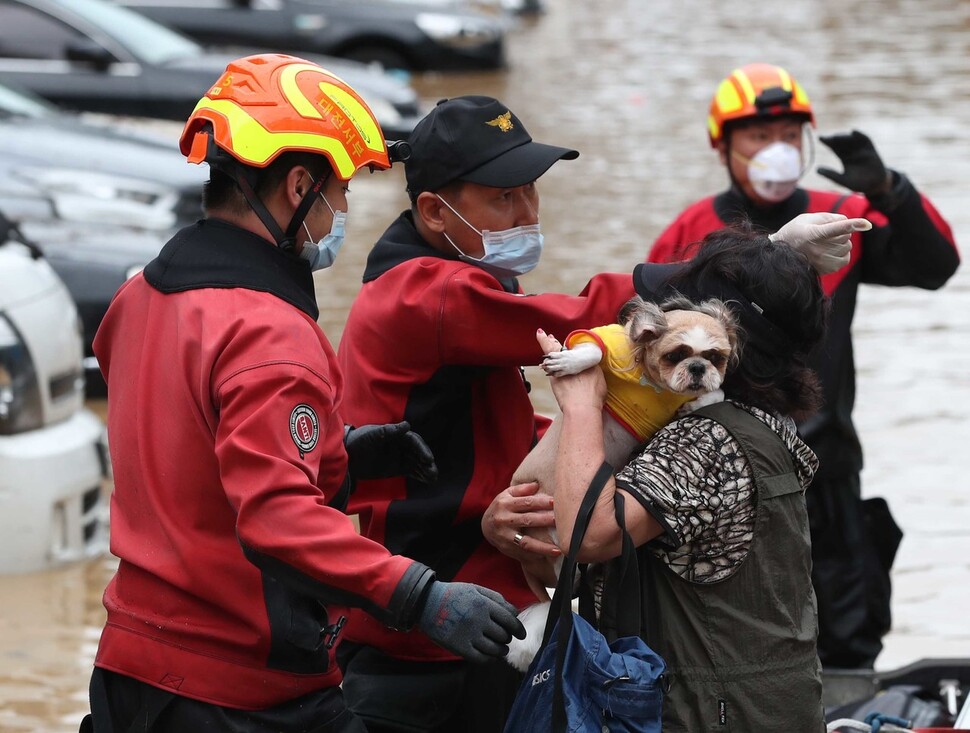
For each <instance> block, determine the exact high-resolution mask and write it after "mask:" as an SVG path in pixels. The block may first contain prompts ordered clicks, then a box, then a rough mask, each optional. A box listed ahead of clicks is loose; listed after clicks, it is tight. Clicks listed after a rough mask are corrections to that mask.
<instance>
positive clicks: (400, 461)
mask: <svg viewBox="0 0 970 733" xmlns="http://www.w3.org/2000/svg"><path fill="white" fill-rule="evenodd" d="M344 448H346V449H347V459H348V466H347V470H348V471H349V472H350V475H351V476H352V477H353V478H354V479H355V480H356V479H373V478H388V477H389V476H408V477H409V478H414V479H417V480H418V481H424V482H425V483H430V482H431V481H434V480H435V479H437V478H438V467H437V466H436V465H435V462H434V455H432V453H431V449H430V448H429V447H428V444H427V443H425V442H424V440H422V439H421V436H420V435H418V434H417V433H415V432H412V431H411V426H410V425H408V423H407V422H399V423H396V424H393V425H361V426H360V427H359V428H352V427H348V428H347V433H346V435H344Z"/></svg>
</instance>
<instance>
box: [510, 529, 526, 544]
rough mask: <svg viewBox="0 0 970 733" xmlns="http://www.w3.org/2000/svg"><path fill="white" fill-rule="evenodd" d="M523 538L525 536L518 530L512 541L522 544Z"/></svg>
mask: <svg viewBox="0 0 970 733" xmlns="http://www.w3.org/2000/svg"><path fill="white" fill-rule="evenodd" d="M522 538H523V535H522V533H521V532H516V533H515V537H513V538H512V542H514V543H515V544H516V545H521V544H522Z"/></svg>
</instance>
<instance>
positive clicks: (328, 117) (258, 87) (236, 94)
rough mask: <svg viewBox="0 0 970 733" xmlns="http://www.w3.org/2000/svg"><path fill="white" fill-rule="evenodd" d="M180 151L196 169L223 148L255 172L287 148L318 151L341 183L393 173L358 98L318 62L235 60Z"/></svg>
mask: <svg viewBox="0 0 970 733" xmlns="http://www.w3.org/2000/svg"><path fill="white" fill-rule="evenodd" d="M210 136H211V140H210ZM210 143H214V144H215V147H216V148H218V149H213V147H212V145H211V144H210ZM179 149H180V150H181V151H182V154H183V155H185V156H186V157H187V158H188V160H189V162H190V163H201V162H203V161H207V162H209V163H210V164H218V161H219V158H220V157H222V156H221V155H220V150H221V151H224V153H226V154H228V155H230V156H231V157H232V158H234V159H235V160H236V161H238V162H239V163H242V164H243V165H246V166H252V167H254V168H265V167H266V166H268V165H269V164H270V163H272V162H273V160H274V159H275V158H276V157H277V156H278V155H280V153H283V152H286V151H288V150H294V151H297V150H299V151H305V152H309V153H319V154H321V155H324V156H326V157H327V158H328V159H329V161H330V163H331V166H332V167H333V170H334V172H335V174H336V175H337V177H338V178H340V179H341V180H343V181H347V180H350V178H351V177H352V176H353V175H354V174H355V173H356V172H357V171H358V170H360V169H361V168H363V167H365V166H366V167H370V168H371V169H380V170H385V169H387V168H390V167H391V163H390V160H389V159H388V154H387V143H386V142H385V140H384V134H383V132H382V131H381V127H380V125H379V124H378V122H377V119H376V118H375V117H374V113H373V112H371V110H370V108H369V107H368V106H367V103H366V102H364V100H363V99H362V98H361V97H360V95H359V94H358V93H357V92H356V91H354V90H353V89H352V88H351V87H350V85H348V84H347V83H346V82H344V81H343V80H342V79H340V78H339V77H337V76H335V75H334V74H332V73H331V72H329V71H327V70H326V69H324V68H322V67H320V66H318V65H317V64H314V63H311V62H309V61H306V60H305V59H301V58H297V57H295V56H287V55H284V54H277V53H266V54H258V55H255V56H247V57H245V58H241V59H237V60H235V61H233V62H231V63H230V64H229V65H228V66H227V67H226V70H225V72H224V73H223V74H222V76H221V77H219V80H218V81H217V82H216V83H215V84H214V85H213V86H212V87H211V88H210V89H209V91H208V92H206V94H205V96H204V97H202V99H201V100H199V103H198V104H197V105H196V107H195V110H193V112H192V114H191V115H190V116H189V119H188V121H187V122H186V123H185V128H184V129H183V130H182V136H181V138H180V139H179Z"/></svg>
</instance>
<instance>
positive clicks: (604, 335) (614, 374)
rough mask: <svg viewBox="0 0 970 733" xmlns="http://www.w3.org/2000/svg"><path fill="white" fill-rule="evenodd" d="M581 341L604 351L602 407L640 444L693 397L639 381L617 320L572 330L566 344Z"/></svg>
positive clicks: (639, 373)
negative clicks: (589, 327)
mask: <svg viewBox="0 0 970 733" xmlns="http://www.w3.org/2000/svg"><path fill="white" fill-rule="evenodd" d="M581 343H593V344H595V345H596V346H598V347H599V349H600V351H602V352H603V358H602V359H600V368H601V369H602V370H603V375H604V376H605V377H606V405H605V409H606V411H607V412H608V413H609V414H610V415H612V416H613V418H614V419H615V420H616V421H617V422H618V423H620V425H622V426H623V428H624V429H625V430H626V431H627V432H629V433H630V434H631V435H632V436H634V437H635V438H636V439H637V440H638V441H640V442H641V443H643V442H645V441H647V440H649V439H650V437H651V436H653V434H654V433H656V432H657V431H658V430H659V429H660V428H662V427H663V426H664V425H666V424H667V423H668V422H670V420H671V419H672V418H673V417H674V415H675V414H676V412H677V409H678V408H679V407H680V406H681V405H683V404H685V403H687V402H690V401H691V400H692V399H694V398H693V397H691V396H690V395H682V394H677V393H676V392H671V391H669V390H665V389H661V388H660V387H658V386H656V385H654V384H653V383H650V382H646V383H644V382H641V377H643V369H641V368H640V365H639V364H635V363H634V361H633V344H632V343H631V342H630V338H629V337H628V336H627V335H626V331H624V330H623V326H621V325H619V324H617V323H611V324H610V325H608V326H599V327H598V328H593V329H590V330H579V331H573V332H572V333H571V334H569V335H568V336H567V337H566V341H565V346H566V348H567V349H569V348H572V347H574V346H576V345H577V344H581Z"/></svg>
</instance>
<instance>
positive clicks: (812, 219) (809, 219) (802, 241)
mask: <svg viewBox="0 0 970 733" xmlns="http://www.w3.org/2000/svg"><path fill="white" fill-rule="evenodd" d="M869 229H872V224H871V223H870V222H869V220H868V219H849V218H848V217H846V216H845V215H844V214H835V213H832V212H830V211H820V212H816V213H811V214H799V215H798V216H796V217H795V218H794V219H792V220H791V221H790V222H788V223H787V224H785V226H783V227H782V228H781V229H779V230H778V231H777V232H775V233H774V234H769V235H768V238H769V239H770V240H771V241H772V242H778V243H779V244H787V245H788V246H789V247H791V248H792V249H794V250H795V251H796V252H801V253H802V254H803V255H805V256H806V257H807V258H808V261H809V262H811V263H812V267H814V268H815V270H816V271H817V272H818V274H819V275H826V274H828V273H830V272H835V271H836V270H839V269H841V268H843V267H845V266H846V265H847V264H849V256H850V255H851V253H852V242H851V241H850V238H851V237H852V233H853V232H865V231H868V230H869Z"/></svg>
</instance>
